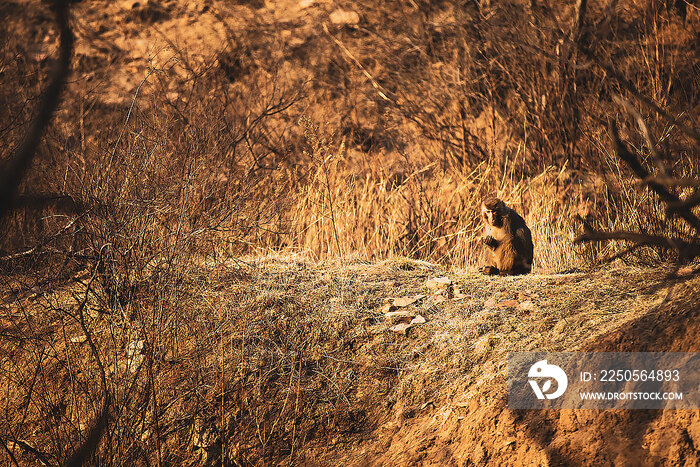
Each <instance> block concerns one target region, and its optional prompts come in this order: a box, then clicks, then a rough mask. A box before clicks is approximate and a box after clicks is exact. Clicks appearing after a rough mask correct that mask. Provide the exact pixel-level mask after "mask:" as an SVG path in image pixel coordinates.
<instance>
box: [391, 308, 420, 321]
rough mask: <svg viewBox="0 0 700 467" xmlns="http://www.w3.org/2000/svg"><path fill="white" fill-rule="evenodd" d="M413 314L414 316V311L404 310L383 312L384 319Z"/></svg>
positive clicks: (411, 315)
mask: <svg viewBox="0 0 700 467" xmlns="http://www.w3.org/2000/svg"><path fill="white" fill-rule="evenodd" d="M414 316H416V314H415V313H414V312H411V311H405V310H399V311H390V312H388V313H384V317H385V318H386V319H400V318H413V317H414Z"/></svg>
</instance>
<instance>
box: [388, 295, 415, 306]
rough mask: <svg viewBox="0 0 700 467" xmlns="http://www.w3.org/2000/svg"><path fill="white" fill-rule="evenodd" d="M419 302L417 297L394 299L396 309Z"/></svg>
mask: <svg viewBox="0 0 700 467" xmlns="http://www.w3.org/2000/svg"><path fill="white" fill-rule="evenodd" d="M417 301H418V299H417V298H415V297H401V298H395V299H394V306H396V307H399V308H401V307H404V306H408V305H412V304H414V303H416V302H417Z"/></svg>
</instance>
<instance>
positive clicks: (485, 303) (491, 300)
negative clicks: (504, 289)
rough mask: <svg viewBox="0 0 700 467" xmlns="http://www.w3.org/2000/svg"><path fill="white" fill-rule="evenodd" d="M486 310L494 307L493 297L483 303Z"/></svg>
mask: <svg viewBox="0 0 700 467" xmlns="http://www.w3.org/2000/svg"><path fill="white" fill-rule="evenodd" d="M484 306H485V307H486V308H493V307H495V306H496V299H495V298H494V297H491V298H489V299H488V300H486V301H485V302H484Z"/></svg>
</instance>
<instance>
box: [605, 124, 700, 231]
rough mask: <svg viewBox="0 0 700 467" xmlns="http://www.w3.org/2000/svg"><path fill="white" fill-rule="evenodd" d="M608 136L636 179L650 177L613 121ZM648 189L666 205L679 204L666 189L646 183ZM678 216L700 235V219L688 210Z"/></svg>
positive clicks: (682, 211) (674, 196) (656, 184)
mask: <svg viewBox="0 0 700 467" xmlns="http://www.w3.org/2000/svg"><path fill="white" fill-rule="evenodd" d="M609 130H610V136H611V137H612V139H613V144H614V146H615V153H616V154H617V155H618V157H619V158H620V159H622V160H623V161H624V162H625V163H626V164H627V165H628V166H629V168H630V169H632V171H633V172H634V174H635V175H636V176H637V178H639V179H642V180H646V179H648V178H649V177H650V174H649V171H648V170H647V169H646V168H644V166H643V165H642V164H641V163H640V162H639V159H637V156H635V155H634V154H633V153H632V152H631V151H630V150H629V149H628V148H627V146H625V144H624V143H623V142H622V140H621V139H620V133H619V132H618V130H617V125H616V124H615V122H614V121H612V120H611V121H610V122H609ZM648 185H649V188H651V189H652V190H653V191H654V192H655V193H656V194H657V195H659V198H661V200H662V201H663V202H664V203H666V204H678V203H680V202H681V200H680V199H678V197H677V196H676V195H674V194H673V193H671V192H670V191H668V189H667V188H666V187H665V186H663V185H661V184H659V183H656V182H648ZM677 213H678V216H680V217H682V218H683V219H685V221H686V222H687V223H688V224H689V225H690V226H691V227H692V228H693V229H695V231H696V232H698V233H700V219H698V217H697V216H696V215H695V214H693V213H692V212H690V210H688V209H684V210H679V211H678V212H677Z"/></svg>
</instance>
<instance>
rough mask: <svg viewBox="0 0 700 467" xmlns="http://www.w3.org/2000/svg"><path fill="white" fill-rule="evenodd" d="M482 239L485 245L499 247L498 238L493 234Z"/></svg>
mask: <svg viewBox="0 0 700 467" xmlns="http://www.w3.org/2000/svg"><path fill="white" fill-rule="evenodd" d="M481 240H482V241H483V242H484V245H486V246H487V247H489V248H494V249H495V248H498V240H496V239H495V238H493V237H492V236H491V235H486V236H485V237H483V238H482V239H481Z"/></svg>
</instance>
